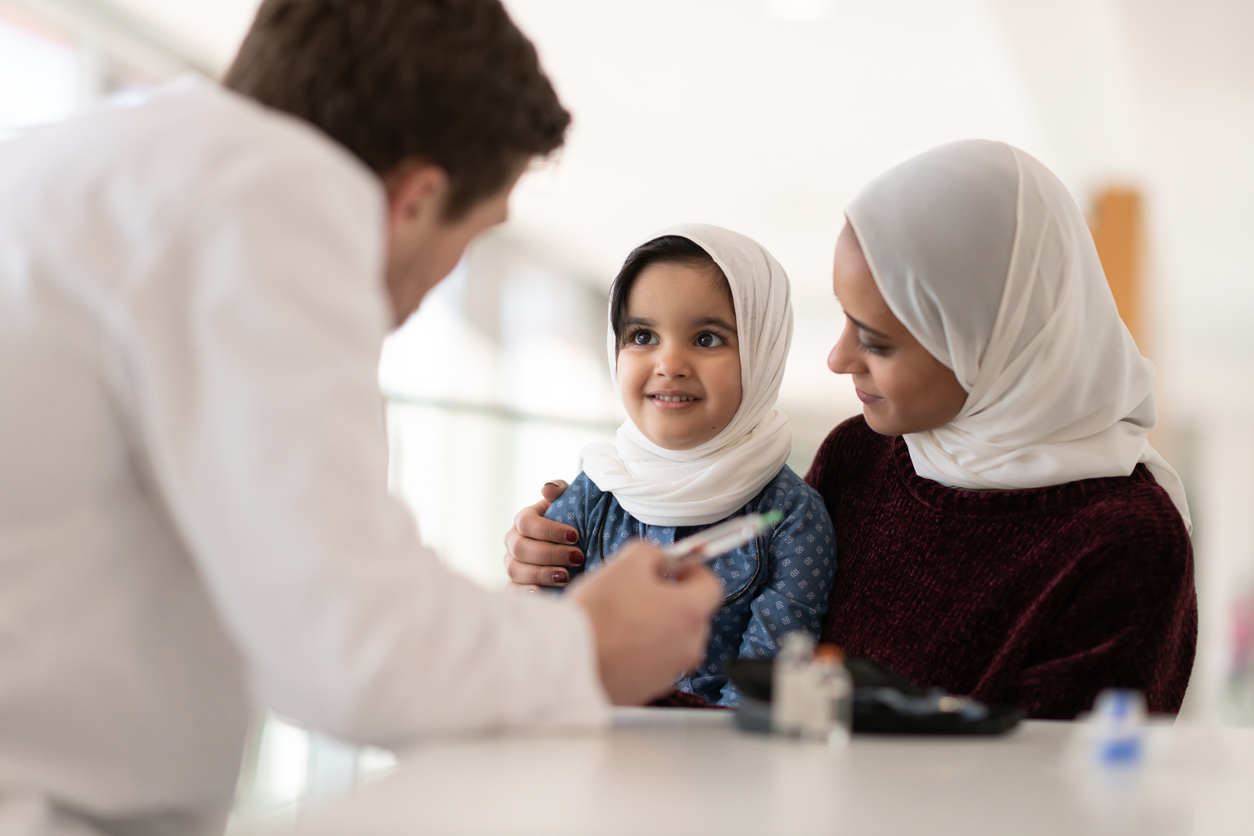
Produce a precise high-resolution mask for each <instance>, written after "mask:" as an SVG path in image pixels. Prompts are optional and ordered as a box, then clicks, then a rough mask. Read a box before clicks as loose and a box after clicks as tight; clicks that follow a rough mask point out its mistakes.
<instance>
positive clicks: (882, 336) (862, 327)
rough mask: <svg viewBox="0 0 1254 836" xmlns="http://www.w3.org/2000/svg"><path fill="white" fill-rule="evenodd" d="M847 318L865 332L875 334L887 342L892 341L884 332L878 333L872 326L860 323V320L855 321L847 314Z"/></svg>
mask: <svg viewBox="0 0 1254 836" xmlns="http://www.w3.org/2000/svg"><path fill="white" fill-rule="evenodd" d="M845 316H847V317H849V321H850V322H852V323H853V324H854V325H857V326H858V327H859V328H861V329H862V330H863V331H868V332H870V333H871V334H874V335H875V336H877V337H880V338H882V339H885V340H890V339H892V337H890V336H888V335H887V334H885V333H884V332H883V331H876V330H875V329H874V328H872V327H871V326H870V325H867V324H866V323H865V322H859V321H858V320H856V319H854V318H853V317H852V316H849V314H847V313H846V314H845Z"/></svg>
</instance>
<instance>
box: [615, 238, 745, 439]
mask: <svg viewBox="0 0 1254 836" xmlns="http://www.w3.org/2000/svg"><path fill="white" fill-rule="evenodd" d="M623 326H624V327H623V337H622V344H621V345H620V347H619V349H618V388H619V391H620V392H621V393H622V396H623V404H624V406H626V408H627V414H628V415H629V416H631V420H632V423H634V424H635V425H636V427H637V428H638V429H639V430H640V432H642V433H644V436H645V438H647V439H649V440H650V441H652V442H653V443H654V444H656V445H658V446H659V447H665V448H666V449H668V450H689V449H692V448H693V447H697V446H699V445H701V444H704V443H705V442H707V441H709V440H710V439H711V438H713V437H714V436H716V435H718V434H719V432H721V431H722V429H723V428H724V427H726V426H727V425H728V424H729V423H731V419H732V417H733V416H735V414H736V410H737V409H739V408H740V394H741V393H740V344H739V342H738V341H737V339H736V311H735V309H734V308H733V307H732V302H731V298H730V294H729V293H728V291H727V288H726V286H725V285H724V284H723V279H722V277H721V276H719V275H718V274H717V273H714V274H712V273H711V271H710V270H709V269H706V268H701V267H692V266H688V265H684V264H674V263H655V264H650V265H648V266H647V267H645V268H644V269H643V270H641V271H640V274H639V275H638V276H636V280H635V281H634V282H633V283H632V286H631V290H630V292H629V293H628V294H627V316H626V319H625V321H624V323H623Z"/></svg>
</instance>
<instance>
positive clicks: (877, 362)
mask: <svg viewBox="0 0 1254 836" xmlns="http://www.w3.org/2000/svg"><path fill="white" fill-rule="evenodd" d="M832 290H833V291H835V293H836V299H837V301H839V302H840V306H841V308H843V309H844V311H845V329H844V331H842V332H841V334H840V339H839V340H838V341H837V342H836V345H835V347H833V348H832V353H831V354H829V355H828V357H827V367H828V368H829V369H831V370H832V371H834V372H836V374H847V375H850V376H852V377H853V385H854V387H855V388H856V389H857V391H858V399H859V400H860V401H862V404H863V406H862V414H863V415H865V416H866V422H867V424H868V425H869V426H870V427H871V429H873V430H875V431H876V432H878V433H881V434H883V435H905V434H906V433H917V432H924V431H926V430H932V429H936V428H937V427H941V426H944V425H945V424H948V423H949V422H950V421H952V420H953V419H954V418H955V417H956V416H957V415H958V412H959V411H960V410H961V409H962V405H963V404H964V403H965V402H966V399H967V393H966V391H965V390H964V389H963V388H962V385H961V384H959V383H958V378H957V377H955V376H954V373H953V372H952V371H950V370H949V369H948V368H947V367H946V366H944V365H943V364H942V363H941V362H940V361H939V360H937V359H936V358H935V357H933V356H932V355H931V354H929V353H928V352H927V350H926V349H925V348H923V346H922V345H920V344H919V341H918V340H916V339H915V338H914V337H913V336H912V335H911V334H910V332H909V331H908V330H906V327H905V326H904V325H902V324H901V322H900V321H899V320H898V319H897V317H896V316H894V315H893V312H892V310H891V309H889V307H888V303H887V302H885V301H884V297H883V296H882V295H881V294H880V291H879V287H878V286H876V284H875V278H874V277H873V276H872V275H871V268H870V267H869V266H868V265H867V263H866V258H864V257H863V255H862V248H861V247H860V246H859V245H858V238H857V236H856V235H854V233H853V229H852V228H851V227H849V226H848V225H847V224H846V226H845V228H844V230H843V231H842V232H841V233H840V238H839V239H838V240H837V242H836V259H835V263H834V264H833V266H832Z"/></svg>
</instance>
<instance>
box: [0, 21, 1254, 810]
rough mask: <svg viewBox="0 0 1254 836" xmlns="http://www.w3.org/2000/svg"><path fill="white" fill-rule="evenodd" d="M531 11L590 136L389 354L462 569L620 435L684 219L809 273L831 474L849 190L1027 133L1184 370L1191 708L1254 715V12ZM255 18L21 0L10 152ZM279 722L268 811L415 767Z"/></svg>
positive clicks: (487, 574)
mask: <svg viewBox="0 0 1254 836" xmlns="http://www.w3.org/2000/svg"><path fill="white" fill-rule="evenodd" d="M505 4H506V6H507V7H508V9H509V10H510V12H511V13H512V14H513V15H514V17H515V19H516V20H517V22H518V23H519V25H520V26H521V27H522V28H523V29H524V30H525V31H526V32H527V33H528V34H529V35H530V36H531V37H532V38H533V39H534V40H535V42H536V44H537V46H538V48H539V51H540V56H541V60H542V61H543V63H544V65H545V66H546V67H547V69H548V71H549V73H550V75H551V77H552V79H553V81H554V84H555V86H556V87H557V89H558V92H559V94H560V95H561V96H562V98H563V100H564V101H565V102H566V104H567V106H568V107H569V108H570V109H571V110H572V112H573V113H574V117H575V122H574V126H573V128H572V130H571V133H570V137H569V142H568V144H567V147H566V148H565V149H564V150H563V151H562V152H561V153H560V155H559V156H558V157H557V158H555V159H554V160H551V161H549V162H548V163H547V164H545V165H543V166H537V167H536V169H535V170H534V171H532V172H531V173H530V174H528V175H527V176H526V178H525V179H524V181H523V183H522V184H521V186H520V188H519V190H518V192H517V194H516V197H515V199H514V203H513V215H512V218H511V220H510V222H509V223H508V224H507V225H506V226H505V227H503V228H502V229H500V230H498V231H496V232H494V233H492V234H491V235H490V236H488V237H487V238H485V239H484V240H482V241H480V242H479V243H478V244H476V245H475V246H474V248H473V249H472V250H471V251H470V252H469V253H468V255H467V257H466V259H465V260H464V261H463V263H462V264H461V265H460V266H459V267H458V269H457V271H456V272H455V273H454V275H453V276H452V277H451V278H450V279H449V280H448V281H447V282H446V283H445V284H444V285H443V286H442V287H441V288H439V289H438V290H437V291H436V292H435V293H434V294H433V295H432V296H431V297H430V298H429V300H428V302H427V303H426V304H425V306H424V307H423V309H422V310H421V311H419V313H418V314H417V315H416V316H415V317H414V318H413V319H412V320H411V321H410V322H409V323H408V324H407V325H406V326H405V327H404V328H402V329H401V330H400V331H399V332H398V333H397V334H396V335H395V336H394V337H393V338H392V339H391V341H390V342H389V344H388V346H387V348H386V350H385V354H384V357H383V361H382V363H381V367H380V384H381V387H382V391H383V393H384V394H385V396H386V398H387V399H388V403H389V415H390V434H391V440H392V452H393V467H392V476H391V478H392V483H393V489H394V490H395V491H396V492H397V493H398V494H400V495H402V496H404V497H405V498H406V500H407V501H409V502H410V503H411V505H412V506H413V507H414V509H415V512H416V514H417V516H418V519H419V521H420V525H421V528H422V531H423V534H424V537H425V539H427V541H428V542H430V543H431V544H432V545H434V546H435V547H436V548H437V549H438V550H439V551H440V552H441V554H442V555H443V557H444V558H445V559H446V560H447V561H448V562H449V563H450V565H452V566H453V567H454V568H456V569H457V570H458V571H461V572H464V573H466V574H468V575H470V576H471V577H473V578H475V579H477V580H479V581H480V582H482V583H484V584H487V585H490V586H499V585H501V584H502V583H503V582H504V573H503V570H502V567H501V554H502V546H501V538H502V536H503V534H504V532H505V530H506V528H507V527H508V525H509V522H510V519H511V517H512V515H513V514H514V512H515V511H516V510H517V509H518V508H519V507H521V506H522V505H524V504H528V503H530V502H533V501H534V500H535V499H537V498H538V496H539V488H540V485H541V484H542V483H543V482H545V481H546V480H548V479H551V478H554V477H562V478H566V479H570V478H571V477H573V476H574V475H575V474H576V473H577V472H578V470H579V450H580V448H581V447H582V446H583V445H584V444H586V443H588V442H589V441H592V440H596V439H608V438H610V437H612V434H613V431H614V428H615V427H616V426H617V424H618V423H619V421H620V420H621V413H620V411H619V407H618V405H617V403H616V399H615V396H614V393H613V391H612V389H611V387H610V383H609V376H608V370H607V367H606V357H605V331H606V324H605V301H606V300H605V297H606V291H607V288H608V286H609V281H610V279H611V278H612V277H613V275H614V273H615V272H616V270H617V267H618V265H619V263H620V262H621V260H622V258H623V256H624V255H625V254H626V253H627V251H628V250H629V249H630V248H631V247H632V246H633V245H634V244H636V243H638V242H639V241H641V240H642V239H643V238H645V237H646V236H648V235H649V234H650V233H651V232H653V231H654V230H656V229H658V228H660V227H662V226H665V225H667V224H671V223H675V222H682V221H705V222H710V223H715V224H720V225H723V226H727V227H730V228H733V229H736V230H738V231H740V232H744V233H746V234H748V235H750V236H752V237H754V238H756V239H757V240H759V241H761V242H762V243H763V244H764V245H765V246H766V247H767V248H768V249H770V250H771V251H772V252H773V253H774V254H775V255H776V256H777V257H778V258H779V260H780V261H781V262H782V263H783V265H784V266H785V268H786V269H787V270H788V272H789V274H790V275H791V277H792V282H793V294H794V304H795V308H796V336H795V338H794V341H793V350H792V355H791V357H790V359H789V366H788V373H787V376H786V378H785V381H784V385H783V389H782V393H781V398H780V408H781V409H782V410H784V411H785V412H786V413H787V414H788V415H789V417H790V418H791V419H792V422H793V427H794V432H795V435H796V449H795V451H794V454H793V458H792V464H793V467H794V468H795V469H797V470H798V471H799V472H804V470H805V468H806V467H807V465H808V463H809V460H810V457H811V456H812V455H813V453H814V451H815V449H816V448H817V446H818V445H819V443H820V442H821V441H822V439H823V437H824V435H825V434H826V433H827V432H828V431H829V430H830V429H831V428H832V427H833V426H835V425H836V424H837V423H838V422H839V421H841V420H843V419H844V418H846V417H848V416H850V415H852V414H855V413H856V412H857V411H858V410H859V404H858V402H857V401H856V399H855V398H854V396H853V390H852V387H851V386H850V384H849V383H848V381H847V380H845V379H840V378H836V377H835V376H833V375H831V374H830V373H828V372H827V370H826V367H825V358H826V355H827V352H828V350H829V348H830V347H831V345H832V343H833V342H834V340H835V338H836V336H837V334H838V332H839V329H840V327H841V322H842V315H841V313H840V310H839V308H838V307H837V305H836V303H835V302H834V300H833V299H832V294H831V289H830V281H829V259H830V255H831V251H832V248H833V245H834V243H835V240H836V236H837V233H838V232H839V230H840V226H841V223H842V217H841V209H842V207H843V206H844V204H845V203H846V202H848V201H849V200H850V199H851V198H852V197H853V196H854V194H855V193H856V192H857V190H858V189H859V188H860V187H861V186H862V185H863V184H864V183H865V182H866V181H867V180H869V179H870V178H871V177H873V176H874V175H875V174H877V173H879V172H880V171H882V170H883V169H885V168H887V167H889V166H891V165H893V164H894V163H896V162H899V161H901V160H902V159H904V158H906V157H908V156H910V155H912V154H914V153H917V152H919V151H922V150H924V149H926V148H928V147H930V146H933V145H936V144H938V143H941V142H945V141H948V140H953V139H959V138H965V137H974V136H979V137H989V138H995V139H1001V140H1005V141H1007V142H1010V143H1012V144H1015V145H1017V146H1019V147H1021V148H1024V149H1025V150H1027V151H1028V152H1030V153H1032V154H1033V155H1035V156H1036V157H1038V158H1039V159H1041V160H1042V161H1043V162H1044V163H1045V164H1046V165H1048V166H1050V167H1051V168H1052V169H1053V170H1054V171H1055V172H1057V173H1058V174H1059V175H1060V176H1061V177H1062V179H1063V181H1064V182H1065V183H1067V185H1068V186H1069V188H1070V189H1071V191H1072V194H1073V195H1074V196H1075V198H1076V200H1077V202H1078V203H1079V204H1080V206H1081V207H1082V208H1083V209H1084V210H1085V212H1086V213H1087V215H1088V217H1089V218H1090V223H1091V226H1092V227H1093V230H1094V236H1095V238H1096V240H1097V241H1098V245H1099V250H1100V252H1101V254H1102V258H1103V262H1104V264H1105V265H1106V267H1107V273H1108V276H1109V278H1110V280H1111V284H1112V288H1113V290H1114V291H1115V294H1116V298H1117V300H1118V302H1119V305H1120V310H1121V312H1122V313H1123V315H1124V317H1125V319H1126V321H1127V322H1128V324H1129V327H1130V328H1131V329H1132V331H1133V334H1134V336H1135V337H1136V339H1137V341H1138V343H1139V344H1140V346H1141V349H1142V351H1143V352H1144V353H1145V354H1146V355H1147V356H1149V357H1150V358H1151V359H1153V360H1154V362H1155V364H1156V365H1157V368H1158V374H1159V377H1158V386H1157V391H1158V397H1159V408H1160V416H1161V424H1160V427H1159V429H1158V430H1157V431H1156V433H1155V435H1154V437H1153V439H1154V442H1155V444H1156V445H1157V446H1158V447H1159V449H1160V450H1161V451H1162V452H1163V453H1164V454H1165V455H1166V456H1167V458H1168V459H1169V460H1170V461H1172V462H1173V463H1174V464H1175V465H1176V467H1177V469H1178V470H1180V471H1181V474H1182V475H1183V477H1184V479H1185V482H1186V485H1187V488H1188V492H1189V499H1190V503H1191V505H1192V507H1193V515H1194V520H1195V523H1196V528H1195V533H1194V548H1195V554H1196V560H1197V584H1198V595H1199V601H1200V605H1201V622H1202V624H1201V643H1200V645H1199V653H1198V659H1197V666H1196V669H1195V673H1194V677H1193V680H1192V684H1191V686H1190V692H1189V695H1188V698H1187V700H1186V705H1185V710H1184V712H1183V716H1185V717H1188V718H1189V719H1191V720H1194V721H1197V722H1207V723H1254V655H1252V650H1251V636H1252V633H1254V433H1252V432H1251V430H1252V429H1254V49H1251V47H1250V44H1251V43H1252V42H1254V4H1251V3H1250V2H1249V0H1190V1H1189V2H1184V0H1049V2H1046V1H1045V0H665V1H663V0H636V2H633V3H630V4H626V3H590V2H586V0H505ZM255 8H256V0H0V141H2V139H3V138H4V137H8V136H13V135H16V134H18V133H20V132H22V131H23V130H26V129H28V128H29V127H31V126H34V125H38V124H41V123H46V122H51V121H55V120H58V119H63V118H65V117H67V116H70V115H71V114H73V113H75V112H77V111H79V110H81V109H83V108H86V107H91V106H93V105H94V104H96V103H97V102H99V101H101V100H102V99H104V98H105V97H113V98H118V99H121V100H123V101H137V100H140V99H142V97H143V96H144V94H145V91H146V90H148V89H150V88H151V87H153V86H155V85H158V84H161V83H162V82H164V81H166V80H168V79H170V78H172V77H174V76H177V75H179V74H181V73H184V72H188V71H191V72H199V73H202V74H205V75H208V76H216V75H219V74H220V73H221V72H222V71H223V70H224V69H225V67H226V66H227V65H228V63H229V62H230V59H231V56H232V54H233V51H234V49H235V47H236V45H237V44H238V42H239V39H240V38H241V37H242V35H243V32H244V31H245V29H246V28H247V26H248V24H249V22H250V20H251V17H252V14H253V12H254V10H255ZM466 497H473V498H474V499H473V501H472V502H466V501H464V499H465V498H466ZM454 500H457V501H454ZM256 738H257V739H256V740H255V741H254V744H255V745H254V747H253V749H252V755H251V756H250V757H251V760H250V762H249V763H248V764H246V768H245V773H244V777H243V778H242V779H241V788H242V793H241V799H242V800H241V809H243V810H245V812H246V813H248V814H249V815H251V814H253V813H256V811H270V812H271V813H272V812H273V811H275V810H285V811H288V813H289V814H290V811H291V810H292V809H294V805H295V804H296V803H297V802H298V801H299V800H300V799H304V798H307V797H309V796H311V795H315V794H316V793H317V790H318V788H319V787H320V786H324V785H325V786H337V785H341V784H343V782H345V781H354V780H358V779H360V777H361V776H362V775H365V774H367V773H369V772H371V771H374V770H377V769H380V768H385V767H386V764H387V763H388V762H389V761H388V757H387V756H386V755H385V754H384V753H371V752H367V753H364V754H363V753H361V752H358V751H357V750H354V749H351V748H350V747H344V746H342V745H340V744H337V743H335V742H334V741H329V740H319V739H318V738H314V739H313V740H312V741H311V739H310V738H309V737H308V736H307V735H305V734H304V733H303V732H301V731H300V730H298V729H294V728H292V727H290V726H286V725H285V724H282V723H278V722H275V721H271V722H269V723H267V724H260V725H259V726H258V731H257V735H256ZM249 811H251V812H249ZM241 815H244V814H241Z"/></svg>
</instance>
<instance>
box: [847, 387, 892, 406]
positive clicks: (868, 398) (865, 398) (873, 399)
mask: <svg viewBox="0 0 1254 836" xmlns="http://www.w3.org/2000/svg"><path fill="white" fill-rule="evenodd" d="M853 391H855V392H857V393H858V400H860V401H862V402H863V403H864V404H873V403H879V402H880V401H882V400H884V399H883V398H881V397H880V396H879V395H868V394H867V393H866V392H863V391H862V390H861V389H859V388H858V387H857V386H855V387H853Z"/></svg>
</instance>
